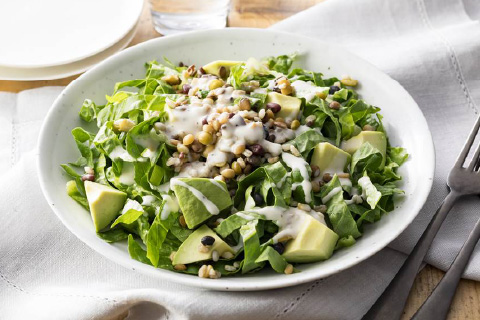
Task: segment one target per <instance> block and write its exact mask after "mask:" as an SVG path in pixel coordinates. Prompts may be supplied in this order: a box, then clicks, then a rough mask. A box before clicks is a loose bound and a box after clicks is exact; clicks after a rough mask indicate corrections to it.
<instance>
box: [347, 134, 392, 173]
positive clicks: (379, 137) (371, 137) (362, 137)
mask: <svg viewBox="0 0 480 320" xmlns="http://www.w3.org/2000/svg"><path fill="white" fill-rule="evenodd" d="M365 142H368V143H370V144H371V145H372V146H373V147H375V148H376V149H378V150H379V151H380V152H381V154H382V156H383V157H382V158H383V159H382V163H381V165H380V169H381V168H383V166H384V165H385V159H386V154H387V137H386V136H385V134H384V133H383V132H380V131H362V132H360V133H359V134H358V135H356V136H355V137H353V138H350V139H348V140H347V141H343V142H342V146H341V147H342V149H343V150H345V151H346V152H348V153H350V154H354V153H355V151H357V150H358V149H360V147H361V146H362V144H364V143H365Z"/></svg>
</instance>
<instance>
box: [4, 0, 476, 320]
mask: <svg viewBox="0 0 480 320" xmlns="http://www.w3.org/2000/svg"><path fill="white" fill-rule="evenodd" d="M464 1H465V3H462V1H461V0H408V1H407V0H404V1H393V0H391V1H386V0H356V1H347V0H335V1H334V0H328V1H326V2H325V3H321V4H319V5H317V6H315V7H313V8H311V9H309V10H307V11H305V12H302V13H300V14H297V15H295V16H293V17H292V18H289V19H287V20H285V21H283V22H281V23H279V24H277V25H275V26H274V28H276V29H279V30H286V31H290V32H298V33H302V34H306V35H310V36H312V37H317V38H319V39H322V40H325V41H330V42H335V43H339V44H341V45H344V46H345V47H347V48H348V49H350V50H351V51H353V52H355V53H357V54H359V55H361V56H363V57H364V58H366V59H367V60H369V61H371V62H372V63H374V64H376V65H377V66H378V67H379V68H381V69H382V70H384V71H385V72H387V73H389V74H390V75H391V76H392V77H393V78H395V79H397V80H398V81H400V82H401V84H402V85H403V86H405V88H406V89H407V90H408V91H409V92H410V93H411V94H412V96H413V97H414V98H415V100H416V101H417V103H418V104H419V105H420V107H421V108H422V110H423V112H424V114H425V116H426V117H427V120H428V122H429V125H430V129H431V130H432V133H433V136H434V140H435V144H436V149H437V172H436V178H435V181H434V186H433V190H432V193H431V195H430V197H429V199H428V202H427V204H426V206H425V208H424V209H423V210H422V212H421V213H420V215H419V217H418V218H417V219H416V220H415V222H414V223H413V224H412V226H411V227H409V228H408V230H407V231H405V232H404V233H403V234H402V235H401V236H400V237H399V238H398V239H397V240H396V241H394V242H393V243H392V244H391V246H390V248H386V249H384V250H382V251H381V252H380V253H378V254H377V255H375V256H374V257H372V258H370V259H369V260H367V261H365V262H363V263H361V264H359V265H357V266H356V267H354V268H351V269H349V270H347V271H344V272H342V273H340V274H337V275H334V276H331V277H329V278H327V279H324V280H319V281H316V282H312V283H309V284H305V285H300V286H297V287H293V288H286V289H281V290H272V291H265V292H250V293H248V292H238V293H235V292H214V291H207V290H200V289H194V288H190V287H186V286H181V285H177V284H174V283H171V282H168V281H160V280H158V279H155V278H151V277H148V276H143V275H141V274H138V273H137V272H135V271H133V270H128V269H125V268H123V267H121V266H119V265H117V264H115V263H114V262H111V261H109V260H107V259H105V258H103V257H102V256H101V255H99V254H97V253H96V252H94V251H93V250H91V249H90V248H88V247H87V246H86V245H85V244H83V243H82V242H81V241H80V240H78V239H77V238H76V237H75V236H73V235H72V234H71V233H70V232H69V231H68V230H67V229H66V228H65V227H64V226H63V225H62V224H61V222H60V221H59V220H58V219H57V218H56V217H55V215H54V214H53V212H52V211H51V210H50V208H49V207H48V205H47V203H46V201H45V200H44V198H43V195H42V193H41V191H40V188H39V184H38V181H37V180H38V177H37V172H36V165H35V161H36V159H35V154H36V152H35V145H36V139H37V136H38V129H39V127H40V124H41V122H42V120H43V117H44V115H45V113H46V110H47V109H48V108H49V106H50V105H51V103H52V101H53V100H54V98H55V97H56V96H57V95H58V94H59V93H60V91H61V89H62V88H59V87H47V88H43V89H35V90H29V91H24V92H22V93H20V94H18V95H15V94H11V93H0V137H2V138H1V139H0V165H1V167H2V168H3V170H2V171H1V172H0V203H1V211H0V212H1V217H2V218H1V223H0V257H1V258H0V310H1V316H0V318H2V319H3V318H5V319H28V318H32V319H123V318H124V316H126V315H127V314H128V318H127V319H147V320H148V319H240V318H253V319H276V318H280V319H281V318H284V319H319V318H320V319H360V318H361V316H362V315H363V314H364V313H365V312H366V311H367V310H368V308H369V307H370V306H371V304H372V303H373V302H374V301H375V300H376V298H377V297H378V296H379V295H380V294H381V292H382V290H383V289H384V288H385V286H386V285H387V284H388V282H389V280H390V279H391V278H392V277H393V276H394V273H395V272H396V270H398V268H399V267H400V265H401V263H402V262H403V260H404V258H405V254H404V253H402V252H408V251H409V250H411V248H412V246H413V245H414V243H415V242H416V241H417V239H418V237H419V236H420V234H421V232H422V230H423V229H424V228H425V226H426V224H427V223H428V221H429V219H430V217H431V216H432V215H433V213H434V211H435V210H436V209H437V207H438V206H439V204H440V202H441V200H442V199H443V197H444V196H445V195H446V192H447V190H446V187H445V180H446V175H447V173H448V171H449V169H450V167H451V165H452V164H453V161H454V158H455V156H456V154H457V153H458V151H459V150H460V148H461V145H462V143H463V141H464V140H465V138H466V136H467V134H468V131H469V130H470V127H471V126H472V124H473V122H474V119H475V117H476V114H477V106H476V104H475V101H479V98H480V78H479V76H478V75H479V74H480V65H479V64H478V61H480V60H479V58H480V27H479V23H478V21H476V20H475V19H478V18H479V17H480V6H479V5H478V3H477V2H475V1H474V0H468V1H467V0H464ZM479 203H480V201H479V199H478V198H476V197H473V198H469V199H465V200H464V201H462V203H459V204H458V205H457V206H456V207H455V209H454V210H452V212H451V214H450V215H449V217H448V218H447V221H446V222H445V224H444V226H443V227H442V230H441V232H440V233H439V235H438V236H437V239H436V240H435V242H434V244H433V247H432V249H431V250H430V252H429V255H428V257H427V262H428V263H431V264H433V265H435V266H437V267H439V268H441V269H446V268H447V267H448V266H449V264H450V263H451V262H452V260H453V259H454V257H455V254H456V253H457V252H458V250H459V248H460V247H461V245H462V243H463V241H464V240H465V239H466V237H467V234H468V233H469V231H470V230H471V228H473V225H474V223H475V222H476V220H477V219H478V217H479V216H480V213H479V212H478V210H475V209H476V208H478V204H479ZM477 249H478V248H477ZM465 276H466V277H468V278H471V279H475V280H480V254H479V252H478V250H477V252H476V253H475V255H474V257H473V259H472V261H471V263H470V265H469V267H468V270H467V272H466V274H465Z"/></svg>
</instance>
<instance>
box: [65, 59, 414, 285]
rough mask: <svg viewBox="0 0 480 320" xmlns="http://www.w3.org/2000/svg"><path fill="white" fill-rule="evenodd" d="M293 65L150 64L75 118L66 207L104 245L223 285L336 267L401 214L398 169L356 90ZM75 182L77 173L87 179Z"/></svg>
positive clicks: (378, 122) (372, 110)
mask: <svg viewBox="0 0 480 320" xmlns="http://www.w3.org/2000/svg"><path fill="white" fill-rule="evenodd" d="M294 58H295V57H294V56H289V55H282V56H278V57H269V58H266V59H263V60H261V61H259V60H256V59H254V58H250V59H248V60H247V61H227V60H219V61H214V62H211V63H209V64H207V65H204V66H203V67H201V68H196V67H195V65H191V66H184V65H183V64H182V63H180V65H179V66H177V65H174V64H172V63H171V62H170V61H168V60H166V59H165V63H164V64H160V63H158V62H156V61H151V62H149V63H147V64H146V67H147V73H146V76H145V78H143V79H133V80H128V81H124V82H119V83H117V84H116V85H115V87H114V88H113V92H112V93H111V95H109V96H107V97H106V100H107V102H106V104H104V105H97V104H96V103H95V102H93V101H91V100H89V99H86V100H85V102H84V103H83V105H82V107H81V109H80V117H81V119H83V120H84V121H85V123H89V122H91V123H95V124H96V125H97V127H98V130H97V132H89V131H86V130H85V129H83V128H80V127H79V128H75V129H73V130H72V135H73V138H74V140H75V143H76V145H77V147H78V149H79V151H80V154H81V156H80V157H79V158H78V159H77V160H76V161H75V162H72V163H69V164H64V165H62V168H63V169H64V170H65V172H66V174H67V175H69V176H70V177H71V180H70V181H69V182H68V183H67V193H68V195H69V196H71V197H72V198H73V199H74V200H75V201H76V202H78V203H79V204H80V205H81V206H83V207H84V208H85V209H87V210H88V211H89V212H90V214H91V216H92V220H93V224H94V226H95V229H96V232H97V234H98V236H99V237H100V238H102V239H103V240H105V241H107V242H116V241H122V240H123V241H128V251H129V253H130V255H131V257H132V258H134V259H136V260H138V261H141V262H143V263H146V264H149V265H152V266H154V267H156V268H162V269H168V270H172V271H176V272H182V273H188V274H195V275H198V276H200V277H202V278H219V277H220V276H230V275H234V274H238V273H241V274H244V273H249V272H256V271H259V270H260V269H262V268H264V267H266V266H268V265H270V267H271V268H272V269H273V270H275V271H276V272H279V273H286V274H289V273H292V272H296V270H295V269H294V268H293V265H294V264H297V263H310V262H316V261H321V260H325V259H329V258H330V257H331V255H332V254H333V253H334V251H335V250H340V249H341V248H342V247H347V246H351V245H353V244H355V241H356V239H357V238H359V237H361V236H362V232H363V226H364V224H365V223H374V222H375V221H377V220H379V219H380V218H381V217H382V215H383V214H384V213H386V212H389V211H392V210H393V208H394V196H395V195H396V194H402V193H403V192H402V190H400V189H398V188H397V186H396V183H395V182H396V181H397V180H400V179H401V176H400V175H399V174H398V172H397V169H398V167H399V166H401V165H402V164H403V163H404V162H405V161H406V160H407V158H408V155H407V153H406V150H405V149H403V148H401V147H392V146H390V144H389V142H388V137H387V134H386V132H385V129H384V127H383V125H382V116H381V115H380V114H379V111H380V109H379V108H378V107H376V106H373V105H370V104H368V103H367V102H365V101H364V100H362V99H360V98H359V96H358V94H357V93H356V92H355V90H354V89H355V87H356V86H357V82H358V81H357V80H354V79H351V78H350V77H345V78H343V79H341V80H340V79H337V78H325V77H323V75H322V74H321V73H318V72H313V71H308V70H304V69H300V68H293V69H292V63H293V60H294ZM79 171H82V172H81V173H79Z"/></svg>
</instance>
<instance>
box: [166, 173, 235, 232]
mask: <svg viewBox="0 0 480 320" xmlns="http://www.w3.org/2000/svg"><path fill="white" fill-rule="evenodd" d="M175 180H178V182H174V183H171V186H172V190H173V192H175V196H176V197H177V200H178V204H179V206H180V209H181V210H182V213H183V216H184V218H185V222H186V223H187V226H188V227H189V228H190V229H193V228H195V227H196V226H198V225H199V224H200V223H202V222H204V221H205V220H207V219H209V218H210V217H212V215H217V214H219V213H220V212H221V211H222V210H225V209H227V208H229V207H230V206H231V205H232V199H231V198H230V194H229V193H228V190H227V185H226V184H225V182H223V181H217V180H214V179H207V178H176V179H175Z"/></svg>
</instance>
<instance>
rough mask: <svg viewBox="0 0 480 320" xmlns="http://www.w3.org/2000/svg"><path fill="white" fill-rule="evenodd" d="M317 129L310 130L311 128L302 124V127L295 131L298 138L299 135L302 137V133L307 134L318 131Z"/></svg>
mask: <svg viewBox="0 0 480 320" xmlns="http://www.w3.org/2000/svg"><path fill="white" fill-rule="evenodd" d="M316 129H317V128H315V129H312V128H310V127H309V126H306V125H304V124H302V125H301V126H300V127H298V128H297V130H295V131H294V132H295V137H298V136H299V135H301V134H302V133H305V132H307V131H309V130H316Z"/></svg>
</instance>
